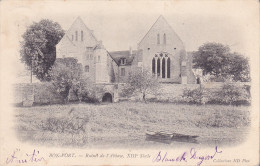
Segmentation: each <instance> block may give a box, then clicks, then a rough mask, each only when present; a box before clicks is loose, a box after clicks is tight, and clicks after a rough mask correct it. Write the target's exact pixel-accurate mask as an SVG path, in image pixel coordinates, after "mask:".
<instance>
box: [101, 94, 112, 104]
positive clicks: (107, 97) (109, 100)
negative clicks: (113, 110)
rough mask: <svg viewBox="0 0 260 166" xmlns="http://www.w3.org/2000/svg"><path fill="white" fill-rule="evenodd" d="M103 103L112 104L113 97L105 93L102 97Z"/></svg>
mask: <svg viewBox="0 0 260 166" xmlns="http://www.w3.org/2000/svg"><path fill="white" fill-rule="evenodd" d="M102 102H107V103H112V102H113V97H112V95H111V94H110V93H105V94H104V95H103V97H102Z"/></svg>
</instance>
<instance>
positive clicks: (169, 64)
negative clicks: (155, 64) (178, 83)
mask: <svg viewBox="0 0 260 166" xmlns="http://www.w3.org/2000/svg"><path fill="white" fill-rule="evenodd" d="M170 77H171V60H170V58H168V60H167V78H170Z"/></svg>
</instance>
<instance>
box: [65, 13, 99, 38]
mask: <svg viewBox="0 0 260 166" xmlns="http://www.w3.org/2000/svg"><path fill="white" fill-rule="evenodd" d="M76 22H80V23H82V24H83V26H84V27H85V28H86V29H87V30H88V31H89V33H90V34H91V36H92V37H93V38H94V39H95V40H96V41H97V42H98V40H97V38H96V37H95V36H94V34H93V33H92V31H91V30H90V29H89V28H88V27H87V25H86V24H85V23H84V21H83V20H82V19H81V17H80V16H78V17H77V18H76V20H75V21H74V22H73V23H72V25H71V26H70V28H69V29H68V31H70V29H71V28H72V27H73V26H74V24H76ZM68 31H66V33H67V32H68Z"/></svg>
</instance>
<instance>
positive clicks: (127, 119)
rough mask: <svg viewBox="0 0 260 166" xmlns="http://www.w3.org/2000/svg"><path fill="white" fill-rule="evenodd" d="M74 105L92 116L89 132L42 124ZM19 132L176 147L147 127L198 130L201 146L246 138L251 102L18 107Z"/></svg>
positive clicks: (56, 141)
mask: <svg viewBox="0 0 260 166" xmlns="http://www.w3.org/2000/svg"><path fill="white" fill-rule="evenodd" d="M72 108H74V110H75V113H76V114H78V115H79V116H83V115H84V116H87V117H89V119H90V121H89V122H88V123H87V125H86V132H81V133H79V134H74V135H73V134H70V133H55V132H51V131H46V130H42V129H41V125H40V124H41V123H45V122H46V119H47V118H49V117H55V118H57V119H63V118H64V117H67V116H68V112H69V111H70V110H71V109H72ZM16 118H17V121H16V122H17V131H18V132H17V134H18V137H19V138H20V139H21V140H23V141H33V142H34V143H40V144H45V145H58V146H63V145H66V146H75V145H77V146H80V147H102V148H104V147H118V148H120V147H135V148H138V147H147V148H149V147H158V146H162V147H173V146H175V147H176V146H184V145H189V144H191V143H183V142H173V143H171V145H165V144H162V143H157V142H151V141H145V132H146V130H151V131H168V132H177V133H181V134H189V135H198V136H199V138H198V141H199V143H200V144H202V145H205V146H207V145H212V146H214V145H230V144H231V145H236V144H237V143H240V142H242V141H243V139H245V138H246V137H245V135H246V133H247V127H248V126H249V125H250V120H249V107H246V106H241V107H234V106H220V105H205V106H196V105H175V104H165V103H164V104H161V103H148V104H145V103H134V102H121V103H113V104H107V105H92V104H72V105H52V106H40V107H31V108H17V109H16Z"/></svg>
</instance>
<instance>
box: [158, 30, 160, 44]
mask: <svg viewBox="0 0 260 166" xmlns="http://www.w3.org/2000/svg"><path fill="white" fill-rule="evenodd" d="M157 44H160V34H159V33H158V34H157Z"/></svg>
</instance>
